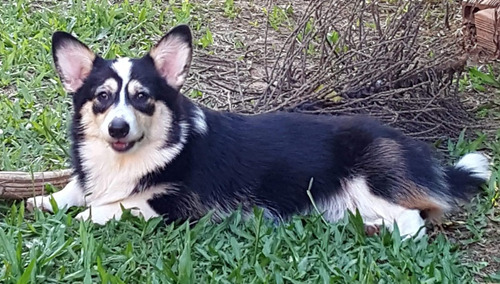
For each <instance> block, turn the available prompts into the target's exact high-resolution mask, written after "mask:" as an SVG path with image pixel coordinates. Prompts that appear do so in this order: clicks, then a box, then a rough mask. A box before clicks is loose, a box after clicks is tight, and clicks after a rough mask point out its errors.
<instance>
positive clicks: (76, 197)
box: [26, 177, 85, 212]
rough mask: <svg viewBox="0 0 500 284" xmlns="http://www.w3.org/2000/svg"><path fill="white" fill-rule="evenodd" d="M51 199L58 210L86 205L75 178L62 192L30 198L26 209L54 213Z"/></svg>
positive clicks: (81, 190) (82, 192)
mask: <svg viewBox="0 0 500 284" xmlns="http://www.w3.org/2000/svg"><path fill="white" fill-rule="evenodd" d="M50 199H54V201H55V202H56V204H57V207H58V208H61V209H62V208H64V207H68V208H69V207H72V206H84V205H85V195H84V191H83V189H82V188H81V186H80V184H79V183H78V181H77V178H76V177H73V178H72V179H71V181H70V182H69V183H68V184H67V185H66V186H65V187H64V188H63V189H62V190H60V191H58V192H55V193H53V194H52V195H46V196H43V195H40V196H35V197H31V198H28V199H27V200H26V209H28V211H33V210H34V209H35V208H39V209H42V210H46V211H50V212H54V209H53V208H52V205H51V204H50Z"/></svg>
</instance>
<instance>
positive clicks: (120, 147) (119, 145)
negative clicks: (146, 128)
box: [110, 135, 144, 152]
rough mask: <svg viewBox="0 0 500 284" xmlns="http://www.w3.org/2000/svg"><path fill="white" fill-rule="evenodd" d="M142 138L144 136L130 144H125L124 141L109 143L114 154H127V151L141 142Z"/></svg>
mask: <svg viewBox="0 0 500 284" xmlns="http://www.w3.org/2000/svg"><path fill="white" fill-rule="evenodd" d="M143 138H144V135H143V136H141V138H139V139H137V140H135V141H131V142H125V141H120V140H118V141H113V142H111V143H110V144H111V148H113V150H115V151H116V152H127V151H128V150H130V149H132V147H134V145H135V143H137V142H139V141H141V140H142V139H143Z"/></svg>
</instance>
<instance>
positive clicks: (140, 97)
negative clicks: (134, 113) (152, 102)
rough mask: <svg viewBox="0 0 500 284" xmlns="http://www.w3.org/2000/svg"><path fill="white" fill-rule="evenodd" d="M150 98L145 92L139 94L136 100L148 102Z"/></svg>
mask: <svg viewBox="0 0 500 284" xmlns="http://www.w3.org/2000/svg"><path fill="white" fill-rule="evenodd" d="M148 98H149V96H148V94H146V93H145V92H139V93H137V95H135V100H136V101H138V102H145V101H147V100H148Z"/></svg>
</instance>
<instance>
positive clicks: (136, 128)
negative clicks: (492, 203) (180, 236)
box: [27, 25, 490, 237]
mask: <svg viewBox="0 0 500 284" xmlns="http://www.w3.org/2000/svg"><path fill="white" fill-rule="evenodd" d="M52 53H53V59H54V62H55V66H56V69H57V72H58V74H59V76H60V79H61V82H62V84H63V86H64V88H65V90H66V91H67V92H68V93H69V94H70V95H72V98H73V110H74V113H73V117H72V127H71V138H72V163H73V169H74V176H73V177H72V180H71V182H70V183H69V184H68V185H67V186H66V187H65V188H64V189H62V190H61V191H58V192H56V193H54V194H52V195H51V196H36V197H33V198H30V199H28V200H27V204H28V208H30V209H33V208H35V207H38V208H42V209H46V210H49V211H51V210H52V207H51V203H50V201H49V199H50V198H53V199H54V201H55V202H56V203H57V205H58V207H59V208H62V207H66V208H67V207H71V206H85V207H86V210H85V211H83V212H82V213H80V214H79V215H77V218H78V219H81V220H86V219H91V220H92V221H93V222H95V223H98V224H104V223H106V222H107V221H108V220H110V219H113V218H114V219H120V217H121V214H122V206H123V207H124V208H127V209H131V212H132V213H133V214H136V215H141V216H143V217H144V218H145V219H148V218H152V217H156V216H162V217H163V218H164V219H165V221H166V222H174V221H186V220H192V221H195V220H197V219H199V218H200V217H202V216H204V215H206V214H207V213H209V212H213V216H214V218H215V219H220V218H222V217H224V216H225V215H227V214H229V213H230V212H232V211H233V210H236V209H241V210H242V212H247V213H251V212H252V210H253V208H254V207H258V208H261V209H262V210H263V214H264V216H266V217H267V218H271V219H273V220H276V221H282V220H286V219H287V218H289V217H290V216H292V215H294V214H310V213H314V212H316V211H315V209H314V208H315V207H314V205H315V206H316V208H317V210H319V211H320V213H321V214H323V216H324V218H325V219H326V220H328V221H331V222H335V221H338V220H339V219H341V218H343V216H344V214H346V212H347V211H348V210H349V211H351V212H356V210H358V211H359V213H360V215H361V216H362V218H363V220H364V222H365V224H366V226H377V227H378V226H386V227H387V228H388V229H389V230H393V228H394V225H395V224H397V225H398V228H399V231H400V234H401V235H402V236H407V237H411V236H416V237H420V236H422V235H423V234H425V226H424V219H425V218H426V217H429V216H432V217H433V218H434V217H438V216H440V215H441V214H443V213H444V212H447V211H450V210H452V209H454V208H456V204H457V201H460V200H463V201H467V200H468V199H469V198H470V197H471V196H472V195H473V194H475V193H477V192H478V191H479V189H480V188H481V185H482V184H483V183H485V182H486V181H487V180H488V179H489V176H490V171H489V161H488V159H487V158H486V157H485V156H484V155H483V154H481V153H477V152H476V153H470V154H467V155H465V156H464V157H463V158H462V159H461V160H459V161H458V163H457V164H455V165H454V166H446V165H442V164H440V163H439V162H438V161H437V158H436V157H435V153H434V152H433V149H432V148H431V147H430V146H429V145H427V144H426V143H424V142H422V141H418V140H415V139H413V138H410V137H407V136H405V135H403V134H402V133H401V132H400V131H398V130H396V129H393V128H391V127H388V126H385V125H383V124H381V123H379V122H377V121H376V120H374V119H372V118H369V117H366V116H319V115H308V114H299V113H287V112H275V113H265V114H257V115H242V114H237V113H231V112H223V111H215V110H211V109H208V108H206V107H203V106H201V105H198V104H196V103H194V102H193V101H191V100H190V99H189V98H187V97H186V96H184V95H182V94H181V92H180V90H181V87H182V86H183V84H184V82H185V80H186V77H187V76H188V71H189V69H190V64H191V57H192V35H191V31H190V28H189V27H188V26H186V25H179V26H176V27H174V28H173V29H171V30H170V31H169V32H168V33H167V34H166V35H165V36H164V37H163V38H161V40H160V41H159V42H158V43H157V44H156V45H155V46H154V47H152V49H151V50H150V51H149V52H148V53H147V54H145V55H144V56H143V57H141V58H118V59H111V60H106V59H104V58H102V57H100V56H99V55H96V54H95V53H94V52H92V51H91V50H90V49H89V48H88V47H87V46H86V45H85V44H83V43H82V42H80V41H79V40H78V39H76V38H75V37H73V36H72V35H70V34H68V33H66V32H56V33H54V34H53V37H52ZM308 193H309V194H308ZM313 204H314V205H313Z"/></svg>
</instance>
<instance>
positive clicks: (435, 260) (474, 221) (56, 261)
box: [0, 0, 500, 283]
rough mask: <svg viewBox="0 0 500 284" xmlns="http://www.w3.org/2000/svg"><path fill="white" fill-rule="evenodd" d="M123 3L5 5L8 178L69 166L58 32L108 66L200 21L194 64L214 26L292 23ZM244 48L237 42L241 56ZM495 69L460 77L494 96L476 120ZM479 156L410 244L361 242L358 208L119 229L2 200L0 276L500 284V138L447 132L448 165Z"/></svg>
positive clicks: (225, 11)
mask: <svg viewBox="0 0 500 284" xmlns="http://www.w3.org/2000/svg"><path fill="white" fill-rule="evenodd" d="M115 2H120V3H115V4H110V3H108V1H81V0H75V1H72V2H68V3H65V2H62V1H55V0H54V1H51V0H45V1H28V0H18V1H11V0H8V1H0V11H1V12H0V15H1V16H0V26H1V27H2V29H1V30H0V39H1V40H0V113H1V116H0V171H7V170H21V171H27V172H31V171H45V170H55V169H62V168H67V167H68V166H69V155H68V149H69V147H68V143H69V141H68V122H69V117H70V114H71V104H70V102H71V98H70V97H69V96H68V95H66V94H65V93H64V91H63V89H62V86H61V84H60V81H59V79H58V78H57V77H56V74H55V71H54V69H53V63H52V57H51V53H50V48H51V46H50V38H51V35H52V33H53V32H54V31H55V30H65V31H71V32H73V33H75V34H76V35H78V37H79V38H80V39H81V40H82V41H83V42H85V43H88V44H89V45H90V46H91V47H92V48H93V49H94V50H96V51H97V52H98V53H100V54H101V55H102V56H103V57H106V58H110V57H115V56H141V55H143V54H144V53H145V52H146V51H147V50H148V49H149V48H150V46H151V45H152V44H153V43H154V42H156V40H158V39H159V38H160V37H161V36H162V35H163V34H164V33H165V32H166V31H167V30H168V29H170V28H171V27H172V26H174V25H175V24H178V23H189V24H190V25H191V26H192V27H193V29H194V34H195V38H196V50H195V56H196V52H198V51H199V52H202V51H203V52H220V50H221V49H222V48H221V46H220V45H221V44H222V43H223V42H224V41H226V40H227V39H225V38H224V37H222V36H218V29H219V28H221V26H224V28H225V29H227V28H231V23H232V22H233V21H234V20H235V18H237V17H238V15H239V13H242V12H245V11H244V9H247V11H246V12H248V11H250V12H251V13H254V14H258V15H260V16H259V17H261V18H262V16H263V15H264V13H265V11H272V12H269V13H270V15H271V16H272V17H273V19H274V20H273V21H272V23H271V24H273V25H277V26H279V25H282V26H285V27H286V26H287V25H293V23H291V20H288V18H287V15H288V14H289V13H290V11H291V9H290V7H292V6H293V5H287V6H283V5H282V6H280V7H278V6H273V9H272V10H265V9H264V8H265V7H266V5H267V4H266V3H264V2H265V1H262V3H260V2H259V1H248V3H246V4H238V3H234V2H233V1H228V0H225V1H223V0H220V1H213V2H210V4H203V3H204V2H203V1H194V2H192V1H191V2H190V1H182V4H181V3H175V2H174V1H170V3H169V2H167V1H123V2H122V1H115ZM389 2H390V1H389ZM174 3H175V5H174ZM292 3H293V2H292ZM283 7H284V8H283ZM298 8H300V5H299V7H298ZM298 8H297V7H295V9H298ZM256 18H258V17H256ZM216 23H217V24H216ZM248 24H251V25H259V24H262V22H259V21H258V20H256V19H252V20H251V21H250V20H249V22H248ZM243 44H245V42H243V41H234V40H233V41H231V47H234V48H240V47H241V45H243ZM246 44H248V43H246ZM478 70H479V71H478ZM498 70H499V68H498V67H497V66H495V65H489V68H483V67H482V68H472V69H471V70H470V71H468V72H465V73H464V77H463V78H462V80H460V86H461V90H462V92H463V93H464V96H468V97H475V96H477V97H478V98H480V97H486V103H484V106H483V107H480V108H478V113H477V114H478V116H489V117H497V118H498V117H500V108H499V107H498V106H499V97H500V95H499V93H500V88H499V87H500V79H499V78H498V76H499V75H500V72H498ZM190 94H193V97H195V99H196V98H197V97H200V96H203V94H199V92H198V91H194V92H193V91H191V93H190ZM473 150H483V151H485V152H487V153H488V154H489V155H490V156H491V157H492V158H493V163H494V164H495V166H494V168H493V169H492V170H493V177H492V179H491V181H490V183H489V184H488V185H487V186H484V188H483V189H484V192H483V193H481V194H480V195H479V196H477V197H476V198H474V200H473V202H472V203H471V204H469V205H466V206H465V207H464V210H463V211H462V212H461V213H459V214H455V215H453V216H448V217H447V218H446V219H445V220H444V222H443V224H442V229H439V230H438V229H436V230H435V231H434V232H432V231H431V233H430V234H429V236H425V237H424V238H422V239H420V240H418V241H414V240H410V241H402V240H401V239H400V238H399V236H398V234H397V232H396V233H394V234H391V233H389V232H386V231H382V232H381V234H380V235H377V236H373V237H367V236H365V234H364V229H363V226H362V222H361V220H360V218H359V216H356V215H352V214H351V215H349V216H347V217H346V218H345V220H343V221H342V222H339V223H336V224H328V223H325V222H323V220H322V218H320V217H319V216H316V215H312V216H306V217H296V218H294V219H293V220H292V221H290V222H288V223H286V224H281V225H277V226H276V225H275V224H271V223H268V222H267V221H265V220H264V219H263V218H262V214H261V212H259V211H255V214H254V217H253V218H250V219H249V220H242V218H241V216H240V214H239V213H238V212H235V213H234V214H233V215H232V216H230V217H228V218H227V219H225V220H224V221H223V222H222V223H220V224H213V223H211V222H209V221H207V220H206V219H204V220H202V221H200V222H199V223H197V224H196V225H194V226H192V227H190V226H188V224H174V225H169V226H165V225H163V224H162V223H161V222H160V220H159V219H153V220H150V221H148V222H145V221H144V220H141V219H139V218H135V217H132V216H129V215H126V217H125V219H124V220H123V221H121V222H114V221H113V222H111V223H109V224H107V225H105V226H97V225H93V224H90V223H88V222H78V221H76V220H74V219H73V218H74V217H75V216H76V214H77V213H78V212H79V210H80V209H71V210H69V211H58V212H56V213H55V214H48V213H42V212H39V211H36V212H34V213H28V212H25V210H24V204H23V202H20V201H17V202H11V201H1V202H0V257H1V259H2V262H1V264H0V282H2V283H108V282H109V283H215V282H217V283H219V282H221V283H375V282H376V283H471V282H474V281H476V282H495V281H498V282H500V252H499V248H500V238H499V236H500V209H499V207H498V206H499V205H498V202H499V200H500V193H499V191H498V186H499V183H500V179H499V177H500V167H499V165H498V161H499V160H500V131H499V132H498V133H497V134H496V135H495V133H489V135H483V134H482V133H477V134H476V135H472V136H469V137H450V141H449V142H448V152H449V154H450V157H451V158H450V160H449V162H450V163H451V162H453V161H455V160H456V159H457V158H458V157H459V156H460V155H463V154H464V153H466V152H469V151H473ZM48 189H49V190H57V189H54V188H48Z"/></svg>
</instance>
